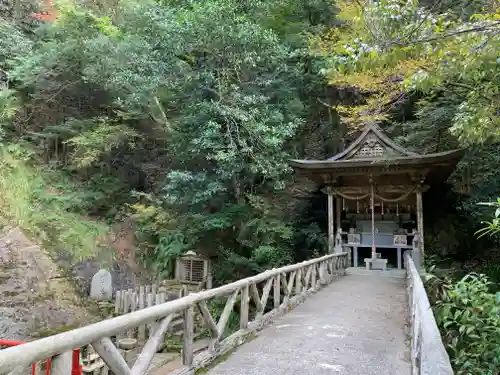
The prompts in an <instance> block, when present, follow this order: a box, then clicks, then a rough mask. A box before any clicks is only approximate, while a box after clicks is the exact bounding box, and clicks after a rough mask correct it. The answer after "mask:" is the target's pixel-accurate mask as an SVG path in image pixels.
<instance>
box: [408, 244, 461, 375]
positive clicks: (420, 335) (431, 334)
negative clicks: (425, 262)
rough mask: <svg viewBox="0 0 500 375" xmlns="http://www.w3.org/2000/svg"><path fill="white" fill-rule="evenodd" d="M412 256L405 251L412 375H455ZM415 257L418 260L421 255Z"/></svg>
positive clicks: (409, 252)
mask: <svg viewBox="0 0 500 375" xmlns="http://www.w3.org/2000/svg"><path fill="white" fill-rule="evenodd" d="M411 254H412V251H406V252H405V254H404V259H405V268H406V275H407V280H408V303H409V307H410V311H409V312H410V322H411V331H410V333H411V344H410V345H411V365H412V375H453V370H452V367H451V364H450V358H449V356H448V353H447V352H446V349H445V347H444V344H443V341H442V339H441V334H440V333H439V329H438V326H437V324H436V319H435V318H434V314H433V312H432V308H431V305H430V303H429V298H428V297H427V293H426V291H425V288H424V284H423V282H422V279H421V277H420V273H419V270H418V269H417V267H416V266H415V262H414V261H413V259H412V255H411ZM416 255H417V256H418V257H419V253H418V252H417V254H416ZM418 261H420V258H418Z"/></svg>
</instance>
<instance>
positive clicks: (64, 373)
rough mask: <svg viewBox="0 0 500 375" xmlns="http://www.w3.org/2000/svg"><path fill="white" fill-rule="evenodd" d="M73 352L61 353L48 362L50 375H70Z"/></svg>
mask: <svg viewBox="0 0 500 375" xmlns="http://www.w3.org/2000/svg"><path fill="white" fill-rule="evenodd" d="M72 363H73V351H72V350H70V351H68V352H64V353H61V354H59V355H56V356H54V357H52V359H51V360H50V375H71V368H72Z"/></svg>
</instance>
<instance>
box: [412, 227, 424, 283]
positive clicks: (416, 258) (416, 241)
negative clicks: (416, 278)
mask: <svg viewBox="0 0 500 375" xmlns="http://www.w3.org/2000/svg"><path fill="white" fill-rule="evenodd" d="M412 246H413V249H412V252H411V257H412V259H413V263H415V268H416V269H417V271H418V272H419V273H420V268H421V267H422V261H421V256H420V237H419V234H418V232H417V233H415V236H414V237H413V242H412Z"/></svg>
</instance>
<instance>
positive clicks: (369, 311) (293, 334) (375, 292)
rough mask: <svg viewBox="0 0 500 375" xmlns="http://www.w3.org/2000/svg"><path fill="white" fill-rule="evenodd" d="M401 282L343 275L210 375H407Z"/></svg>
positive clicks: (403, 293)
mask: <svg viewBox="0 0 500 375" xmlns="http://www.w3.org/2000/svg"><path fill="white" fill-rule="evenodd" d="M406 306H407V302H406V295H405V288H404V280H402V279H394V278H386V277H377V276H359V275H347V276H344V277H342V278H340V279H339V280H336V281H334V282H333V283H332V284H331V285H329V286H327V287H326V288H324V289H322V290H321V291H319V292H318V293H316V294H315V295H312V296H310V297H309V298H308V299H307V300H306V301H305V302H304V303H303V304H301V305H299V306H297V307H296V308H295V309H294V310H293V311H292V312H290V313H288V314H286V315H284V316H283V317H281V318H278V319H276V320H275V322H274V323H273V324H272V325H271V326H269V327H268V328H265V329H264V330H262V331H261V332H260V333H259V334H258V337H257V338H255V339H254V340H252V341H250V342H248V343H246V344H244V345H243V346H241V347H239V348H238V349H237V350H236V351H235V352H234V353H233V354H231V356H230V357H229V358H228V359H226V360H225V361H223V362H221V363H219V364H217V365H216V366H215V367H213V368H212V369H210V370H209V371H208V375H240V374H241V375H299V374H300V375H308V374H311V375H312V374H314V375H323V374H324V375H326V374H332V375H337V374H341V375H348V374H349V375H361V374H363V375H365V374H366V375H372V374H373V375H410V363H409V347H408V344H407V342H406V335H405V331H404V324H405V322H406Z"/></svg>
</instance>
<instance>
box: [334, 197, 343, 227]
mask: <svg viewBox="0 0 500 375" xmlns="http://www.w3.org/2000/svg"><path fill="white" fill-rule="evenodd" d="M335 206H336V207H335V208H336V217H335V222H336V224H337V225H336V228H337V229H336V230H335V233H338V232H341V231H342V222H341V216H340V215H341V207H342V198H340V197H339V196H337V197H336V199H335Z"/></svg>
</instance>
